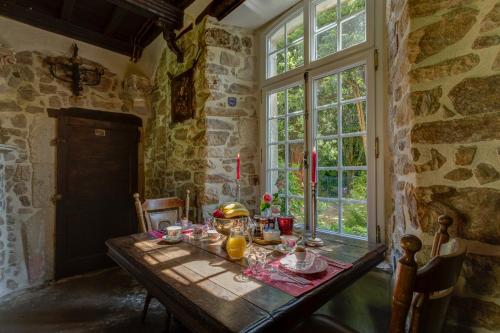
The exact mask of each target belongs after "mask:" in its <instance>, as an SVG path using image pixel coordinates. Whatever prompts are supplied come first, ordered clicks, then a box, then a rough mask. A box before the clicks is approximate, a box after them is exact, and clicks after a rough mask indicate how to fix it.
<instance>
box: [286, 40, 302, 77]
mask: <svg viewBox="0 0 500 333" xmlns="http://www.w3.org/2000/svg"><path fill="white" fill-rule="evenodd" d="M287 60H288V70H291V69H294V68H297V67H300V66H302V65H303V64H304V42H303V41H302V42H299V43H297V44H294V45H291V46H289V47H288V54H287Z"/></svg>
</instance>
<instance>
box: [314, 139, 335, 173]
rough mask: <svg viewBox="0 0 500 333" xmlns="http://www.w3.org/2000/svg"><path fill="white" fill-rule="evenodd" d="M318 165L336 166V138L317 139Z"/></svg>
mask: <svg viewBox="0 0 500 333" xmlns="http://www.w3.org/2000/svg"><path fill="white" fill-rule="evenodd" d="M316 149H317V151H318V166H320V167H337V164H338V154H339V151H338V146H337V140H317V148H316Z"/></svg>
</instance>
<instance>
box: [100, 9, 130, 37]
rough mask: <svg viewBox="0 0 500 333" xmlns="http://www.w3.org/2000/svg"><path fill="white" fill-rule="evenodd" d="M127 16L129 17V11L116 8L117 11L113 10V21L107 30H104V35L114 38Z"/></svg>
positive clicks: (109, 23) (110, 21) (111, 20)
mask: <svg viewBox="0 0 500 333" xmlns="http://www.w3.org/2000/svg"><path fill="white" fill-rule="evenodd" d="M126 16H127V11H126V10H124V9H123V8H122V7H118V6H116V7H115V9H114V10H113V14H111V19H110V20H109V22H108V25H107V26H106V29H104V34H105V35H106V36H112V35H113V33H114V32H115V31H116V29H118V27H119V26H120V24H121V23H122V22H123V20H124V19H125V17H126Z"/></svg>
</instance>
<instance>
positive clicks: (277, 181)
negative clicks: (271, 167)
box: [270, 171, 286, 211]
mask: <svg viewBox="0 0 500 333" xmlns="http://www.w3.org/2000/svg"><path fill="white" fill-rule="evenodd" d="M270 174H271V192H272V193H280V194H285V193H286V188H285V186H286V184H285V171H270ZM283 211H284V210H283Z"/></svg>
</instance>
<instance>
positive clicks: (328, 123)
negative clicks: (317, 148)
mask: <svg viewBox="0 0 500 333" xmlns="http://www.w3.org/2000/svg"><path fill="white" fill-rule="evenodd" d="M337 124H338V122H337V108H335V107H334V108H328V109H325V110H320V111H318V135H334V134H337V127H338V126H337Z"/></svg>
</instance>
